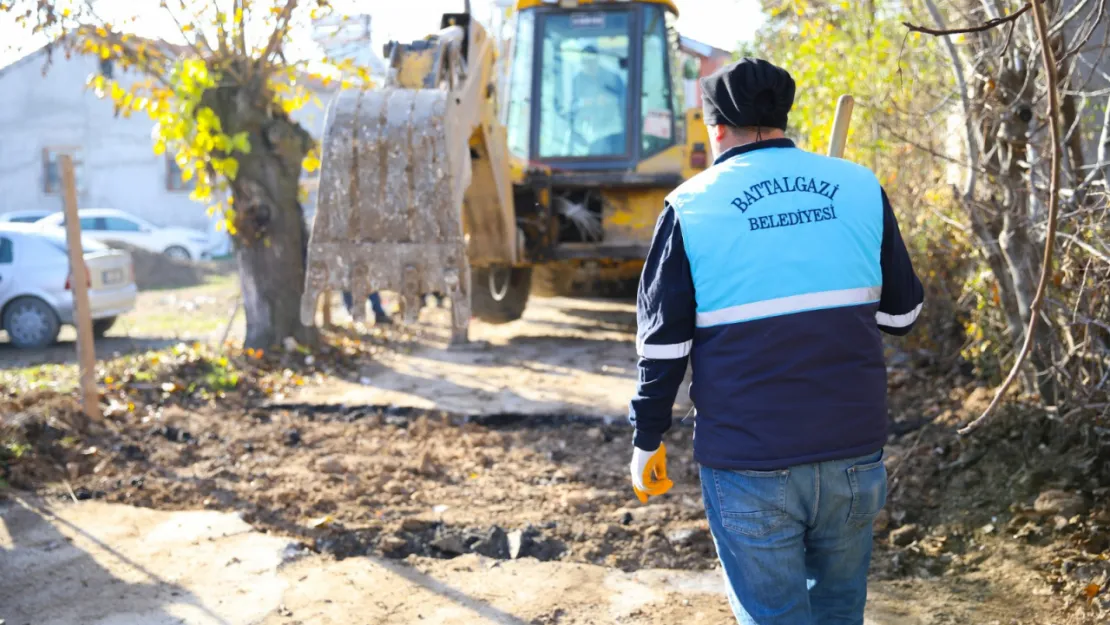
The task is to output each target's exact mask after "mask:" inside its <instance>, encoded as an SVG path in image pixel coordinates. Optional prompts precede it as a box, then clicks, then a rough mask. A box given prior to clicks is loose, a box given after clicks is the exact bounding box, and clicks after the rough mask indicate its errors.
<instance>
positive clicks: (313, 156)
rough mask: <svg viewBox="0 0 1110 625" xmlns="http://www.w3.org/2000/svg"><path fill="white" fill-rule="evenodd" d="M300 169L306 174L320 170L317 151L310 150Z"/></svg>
mask: <svg viewBox="0 0 1110 625" xmlns="http://www.w3.org/2000/svg"><path fill="white" fill-rule="evenodd" d="M301 167H302V168H303V169H304V170H305V171H306V172H308V173H312V172H314V171H316V170H317V169H320V157H319V156H318V154H317V150H315V149H314V150H312V151H311V152H309V153H308V155H307V156H305V157H304V162H303V163H301Z"/></svg>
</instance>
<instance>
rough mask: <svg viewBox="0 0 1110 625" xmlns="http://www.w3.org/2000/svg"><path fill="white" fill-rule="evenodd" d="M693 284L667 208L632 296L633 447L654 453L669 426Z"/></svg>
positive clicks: (682, 371)
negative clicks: (634, 359)
mask: <svg viewBox="0 0 1110 625" xmlns="http://www.w3.org/2000/svg"><path fill="white" fill-rule="evenodd" d="M695 309H696V306H695V303H694V281H693V278H692V277H691V275H690V264H689V260H688V259H687V258H686V249H685V248H684V246H683V242H682V231H681V229H680V227H679V223H678V219H677V218H676V216H675V214H674V211H673V210H672V209H671V208H670V206H666V207H664V209H663V212H662V213H661V214H660V215H659V221H658V222H657V223H656V226H655V234H654V236H653V239H652V242H651V249H650V250H649V251H648V256H647V260H646V261H645V263H644V271H643V274H642V275H641V276H640V288H639V292H638V294H637V298H636V322H637V326H638V327H637V332H636V354H637V355H638V356H639V363H638V365H637V369H638V374H639V377H638V384H637V387H636V395H635V396H634V397H633V398H632V402H631V406H630V408H629V421H630V422H631V423H632V425H633V426H635V428H636V435H635V438H634V439H633V443H634V444H635V445H636V447H639V448H640V449H643V450H645V451H654V450H655V449H658V447H659V443H660V442H661V441H662V440H663V434H664V433H665V432H666V431H667V430H669V429H670V427H671V412H672V410H673V409H674V400H675V396H676V395H678V389H679V387H680V386H681V385H682V380H683V378H684V377H685V375H686V364H687V362H688V360H689V356H690V350H691V348H692V347H693V344H694V315H695Z"/></svg>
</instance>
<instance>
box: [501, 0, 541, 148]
mask: <svg viewBox="0 0 1110 625" xmlns="http://www.w3.org/2000/svg"><path fill="white" fill-rule="evenodd" d="M535 23H536V13H535V11H525V12H523V13H521V14H520V15H519V17H517V22H516V35H515V36H514V38H513V39H514V40H513V57H512V65H511V66H510V70H509V71H510V74H509V90H508V99H507V101H506V102H505V111H506V112H507V114H506V116H505V131H506V134H507V135H508V140H509V151H510V152H512V153H513V154H516V155H517V156H520V157H521V158H528V152H529V145H530V143H531V137H530V136H529V132H530V130H531V128H532V80H531V79H532V60H533V59H534V58H535V54H534V50H535V43H536V37H535Z"/></svg>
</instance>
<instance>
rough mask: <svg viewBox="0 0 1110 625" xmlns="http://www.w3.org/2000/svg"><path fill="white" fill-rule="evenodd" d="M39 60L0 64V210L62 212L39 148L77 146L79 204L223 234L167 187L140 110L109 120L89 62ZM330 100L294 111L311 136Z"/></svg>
mask: <svg viewBox="0 0 1110 625" xmlns="http://www.w3.org/2000/svg"><path fill="white" fill-rule="evenodd" d="M45 62H46V55H45V54H44V53H41V52H40V53H37V54H34V55H32V56H31V57H28V58H26V59H23V60H21V61H18V62H16V63H15V64H13V65H11V66H8V67H7V68H4V69H0V93H2V94H4V97H3V98H0V214H2V213H6V212H10V211H17V210H47V211H58V210H62V199H61V195H60V194H59V193H47V192H46V180H45V177H46V172H45V167H44V164H43V161H44V159H43V149H44V148H53V147H58V148H72V147H78V148H80V149H81V157H80V158H81V160H82V165H81V170H80V171H79V176H80V177H81V179H80V180H79V185H78V186H79V187H80V192H79V196H78V206H79V207H81V208H117V209H120V210H125V211H128V212H130V213H133V214H135V215H138V216H140V217H142V218H144V219H146V220H148V221H150V222H151V223H153V224H155V225H158V226H178V227H187V228H198V229H202V230H206V231H209V232H212V236H213V239H214V240H217V239H225V238H226V235H225V234H223V233H219V232H217V231H216V227H215V226H216V224H215V221H214V220H212V219H210V218H209V217H208V215H207V213H206V210H205V209H206V206H205V205H204V204H201V203H197V202H194V201H192V200H190V199H189V191H188V190H181V191H173V190H170V189H169V188H168V186H167V169H166V160H165V159H166V156H165V155H156V154H154V151H153V139H152V131H153V128H154V123H153V121H151V119H150V118H149V117H148V116H147V114H146V113H145V112H137V113H133V114H132V115H131V117H130V118H128V119H125V118H123V117H122V116H120V117H116V116H115V115H114V114H113V105H112V102H111V101H110V100H101V99H99V98H97V97H96V94H95V93H94V92H93V91H92V89H90V88H87V87H86V86H85V85H86V81H87V80H88V78H89V76H90V75H92V74H94V73H95V72H97V71H99V63H98V61H97V60H96V59H92V58H88V57H73V58H71V59H66V58H65V55H64V54H63V53H62V52H61V51H58V52H56V53H55V55H54V59H53V62H52V63H51V65H50V66H49V68H48V69H47V71H46V73H45V75H44V74H43V69H44V67H45ZM116 71H117V72H118V71H119V70H118V68H117V69H116ZM123 80H124V81H125V82H126V80H127V79H126V77H124V78H123ZM330 98H331V94H327V93H323V94H321V95H320V96H319V100H320V103H319V105H316V104H315V103H310V104H309V105H308V106H306V107H305V108H304V109H302V110H300V111H297V112H296V113H295V114H294V115H293V117H294V119H296V120H297V121H298V122H300V123H301V124H302V125H303V126H304V128H305V129H306V130H308V131H309V132H310V133H311V134H312V135H313V136H314V137H317V138H318V137H320V136H321V135H322V133H323V124H324V114H325V107H326V106H327V104H328V101H329V100H330ZM317 174H318V172H317ZM312 199H313V198H311V197H310V201H311V200H312ZM305 208H306V211H308V212H310V213H311V212H312V210H311V209H312V207H311V206H306V207H305Z"/></svg>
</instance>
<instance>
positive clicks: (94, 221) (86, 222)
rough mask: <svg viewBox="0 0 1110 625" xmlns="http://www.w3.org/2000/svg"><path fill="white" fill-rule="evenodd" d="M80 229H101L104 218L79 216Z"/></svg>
mask: <svg viewBox="0 0 1110 625" xmlns="http://www.w3.org/2000/svg"><path fill="white" fill-rule="evenodd" d="M81 229H82V230H103V229H104V220H103V219H101V218H99V217H82V218H81Z"/></svg>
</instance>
